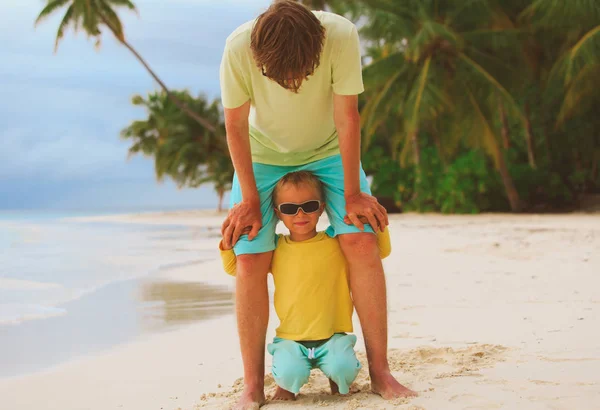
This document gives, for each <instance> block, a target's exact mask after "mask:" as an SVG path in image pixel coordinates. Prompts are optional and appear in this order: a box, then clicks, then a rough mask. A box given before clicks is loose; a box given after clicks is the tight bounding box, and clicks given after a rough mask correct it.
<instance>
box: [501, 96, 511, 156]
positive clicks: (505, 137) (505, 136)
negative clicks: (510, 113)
mask: <svg viewBox="0 0 600 410" xmlns="http://www.w3.org/2000/svg"><path fill="white" fill-rule="evenodd" d="M498 111H499V112H500V121H501V122H502V147H503V148H504V149H505V150H507V149H509V148H510V136H509V132H510V131H509V127H508V117H507V115H506V109H505V108H504V104H503V103H502V99H501V98H500V96H498Z"/></svg>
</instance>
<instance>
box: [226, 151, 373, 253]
mask: <svg viewBox="0 0 600 410" xmlns="http://www.w3.org/2000/svg"><path fill="white" fill-rule="evenodd" d="M252 168H253V169H254V178H255V179H256V186H257V188H258V193H259V195H260V210H261V212H262V227H261V228H260V230H259V231H258V235H257V236H256V238H254V239H253V240H252V241H249V240H248V235H242V236H241V237H240V239H239V241H238V242H237V243H236V244H235V247H234V252H235V254H236V255H243V254H249V253H263V252H270V251H272V250H274V249H275V227H276V226H277V222H278V219H277V216H276V215H275V210H274V205H273V200H272V196H273V189H274V188H275V185H276V184H277V181H279V180H280V179H281V178H282V177H283V176H284V175H285V174H287V173H290V172H294V171H310V172H312V173H313V174H315V175H316V176H317V177H318V178H319V179H320V180H321V181H322V182H323V185H324V186H325V196H326V198H325V202H326V208H325V211H326V212H327V216H328V217H329V223H330V227H329V228H328V229H327V234H328V235H329V236H331V237H333V236H336V235H341V234H346V233H358V232H360V230H359V229H358V228H357V227H355V226H354V225H347V224H346V223H345V222H344V216H346V200H345V199H344V168H343V167H342V157H341V155H334V156H332V157H328V158H324V159H321V160H319V161H315V162H310V163H308V164H304V165H298V166H280V165H266V164H256V163H254V164H252ZM360 190H361V191H362V192H366V193H367V194H369V195H370V194H371V190H370V189H369V182H368V181H367V176H366V175H365V172H364V171H363V169H362V167H361V169H360ZM241 201H242V190H241V189H240V183H239V181H238V178H237V175H234V176H233V184H232V187H231V204H230V205H231V206H233V205H235V204H237V203H239V202H241ZM365 232H373V230H372V229H371V227H370V226H369V225H365Z"/></svg>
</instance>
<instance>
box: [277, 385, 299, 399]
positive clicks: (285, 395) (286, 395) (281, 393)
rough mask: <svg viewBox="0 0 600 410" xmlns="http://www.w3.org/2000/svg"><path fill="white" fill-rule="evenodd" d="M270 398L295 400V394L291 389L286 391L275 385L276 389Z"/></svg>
mask: <svg viewBox="0 0 600 410" xmlns="http://www.w3.org/2000/svg"><path fill="white" fill-rule="evenodd" d="M272 400H286V401H287V400H296V395H295V394H294V393H292V392H291V391H287V390H285V389H282V388H281V387H279V386H277V390H276V391H275V394H274V395H273V398H272Z"/></svg>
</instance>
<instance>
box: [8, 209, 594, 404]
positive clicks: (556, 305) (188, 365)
mask: <svg viewBox="0 0 600 410" xmlns="http://www.w3.org/2000/svg"><path fill="white" fill-rule="evenodd" d="M222 219H223V214H217V213H214V212H206V211H182V212H166V213H147V214H129V215H104V216H96V217H82V218H78V219H77V220H75V221H73V220H71V223H73V222H76V223H78V224H82V226H94V224H109V225H110V226H111V227H112V228H111V229H118V232H119V234H118V236H117V235H114V234H111V235H110V237H111V238H113V239H112V241H116V240H118V238H119V237H120V238H124V237H125V236H126V235H129V234H130V232H131V231H136V230H137V231H136V232H139V230H140V229H141V227H144V228H143V229H145V230H149V231H143V234H144V235H146V236H144V238H146V237H147V232H153V231H152V229H153V227H154V228H155V229H158V230H159V231H157V232H159V233H155V234H154V233H153V236H152V237H153V238H154V239H156V238H159V239H160V241H157V242H152V246H149V245H144V247H138V248H131V249H128V248H127V246H126V244H127V243H131V242H130V241H132V239H130V240H128V241H126V243H125V242H124V243H123V244H120V245H119V246H118V247H115V248H114V249H112V248H111V254H113V255H115V258H114V259H113V260H112V263H113V265H115V266H136V265H138V264H142V263H143V264H144V271H149V270H152V267H153V265H156V266H155V268H156V269H155V270H153V273H152V274H151V275H146V276H135V277H131V278H128V280H129V281H121V282H118V283H117V282H115V284H113V285H111V286H113V287H114V289H113V288H107V287H104V288H103V290H102V291H103V292H105V294H103V295H100V294H99V292H100V291H98V292H96V296H95V297H96V298H103V299H106V300H113V299H114V300H115V301H117V300H120V301H122V302H120V304H119V303H116V302H115V304H116V306H115V307H114V309H115V310H114V311H113V313H112V315H113V316H111V317H112V318H113V319H111V320H107V319H106V317H105V316H102V315H100V316H98V317H102V318H104V319H103V320H105V321H106V323H105V324H102V323H100V322H101V321H100V319H98V320H93V319H89V318H90V317H95V316H93V315H92V316H90V315H84V316H81V317H80V318H79V319H77V320H78V321H76V322H74V321H75V320H76V319H73V318H72V316H73V315H71V314H70V313H60V312H61V309H64V310H66V311H67V312H71V311H75V310H77V311H81V312H83V311H84V309H83V307H81V306H80V307H78V309H69V308H68V307H67V308H65V307H64V306H63V305H57V307H56V309H58V310H57V311H56V312H54V313H56V315H57V317H58V318H62V320H63V321H64V323H63V324H62V325H61V324H60V323H59V322H56V323H57V327H54V328H53V329H48V330H43V329H42V325H41V323H42V322H44V321H46V322H47V323H51V322H50V320H58V319H57V318H46V319H39V320H31V321H28V322H24V323H22V324H18V325H14V324H13V325H6V324H5V325H0V350H1V349H2V346H3V343H5V340H8V339H6V338H5V336H6V337H7V338H10V339H11V340H13V344H14V343H16V342H15V340H16V339H15V338H18V337H21V338H23V343H24V344H26V343H25V341H27V343H29V342H31V339H35V338H41V339H40V340H39V342H40V343H39V344H38V345H37V346H36V345H32V346H30V347H28V349H30V350H31V351H39V359H38V358H36V357H37V356H36V357H33V358H31V360H34V361H37V360H42V359H43V356H44V349H51V347H49V343H45V341H46V340H48V338H49V337H51V336H50V335H52V337H53V338H54V339H53V340H55V341H54V343H55V344H62V345H64V343H67V342H68V341H69V340H75V341H76V342H74V343H72V348H73V349H77V348H78V347H81V346H89V345H90V344H91V343H92V341H91V340H92V339H93V340H96V339H99V340H103V337H105V335H106V334H110V335H111V336H110V337H107V336H106V338H107V340H106V343H104V344H101V345H99V346H96V347H94V348H91V347H90V348H87V347H86V348H85V349H84V348H83V347H81V349H80V350H81V353H80V354H78V355H76V356H72V357H70V356H69V357H65V358H61V359H60V360H57V363H54V364H52V365H51V366H50V365H49V366H47V367H45V368H43V369H35V370H32V371H24V372H23V373H22V374H19V375H12V376H10V375H9V376H7V377H3V378H0V408H2V409H11V410H21V409H27V410H34V409H35V410H38V409H44V410H45V409H49V410H50V409H52V410H54V409H57V410H58V409H60V410H82V409H89V410H109V409H139V410H153V409H156V410H161V409H164V410H176V409H182V410H196V409H200V408H202V409H205V408H206V409H227V408H229V407H230V406H231V404H233V403H234V402H235V399H236V397H237V395H238V394H239V392H240V391H241V387H242V385H241V381H240V377H241V376H242V364H241V358H240V355H239V348H238V339H237V333H236V324H235V317H234V301H233V291H234V286H235V283H234V280H233V278H231V277H230V276H228V275H226V274H225V273H224V272H223V270H222V267H221V262H220V260H219V254H218V250H217V244H218V241H219V227H220V224H221V222H222ZM7 226H8V225H5V226H0V228H1V229H4V228H6V227H7ZM11 226H12V229H16V228H15V227H14V225H11ZM325 226H326V223H325V222H323V223H322V224H321V227H325ZM164 227H168V228H169V230H168V231H164V230H160V229H162V228H164ZM32 229H33V228H32ZM280 229H281V226H280ZM32 232H35V231H32ZM111 232H114V231H111ZM390 234H391V238H392V255H391V256H390V257H389V258H387V259H386V260H385V261H384V267H385V271H386V280H387V287H388V312H389V348H390V351H389V357H390V362H391V366H392V371H393V372H394V374H395V375H396V377H397V378H398V380H399V381H400V382H401V383H403V384H405V385H408V386H409V387H411V388H412V389H413V390H416V391H417V392H418V393H419V397H417V398H414V399H398V400H395V401H384V400H382V399H381V398H379V397H378V396H376V395H373V394H371V393H369V385H368V377H367V373H366V370H365V369H366V367H367V366H366V362H365V357H364V343H363V340H362V337H361V332H360V327H359V323H358V319H357V318H356V317H355V333H356V334H357V336H358V337H359V342H358V344H357V350H358V352H359V357H360V359H361V360H362V362H363V370H361V373H360V374H359V377H358V379H357V382H356V383H355V386H354V394H352V395H350V396H348V397H339V396H330V395H329V394H327V389H326V380H325V379H324V378H323V376H321V375H320V374H319V373H318V372H316V371H315V372H314V374H313V376H312V377H311V381H310V382H309V384H308V385H306V386H305V387H304V388H303V389H302V390H301V394H300V396H299V398H298V400H297V401H296V402H294V403H272V402H268V403H267V405H266V406H265V407H264V408H265V409H274V410H275V409H286V408H308V409H313V408H314V409H317V408H322V407H327V408H331V409H392V408H398V409H412V410H417V409H427V410H438V409H443V410H452V409H557V410H563V409H564V410H573V409H577V410H588V409H589V410H593V409H600V342H599V340H600V330H598V329H600V315H599V313H600V290H599V289H600V277H599V275H598V274H599V273H600V217H599V216H598V214H565V215H495V214H493V215H474V216H441V215H416V214H402V215H391V216H390ZM165 237H167V238H170V239H165ZM144 240H145V239H144ZM144 244H146V242H144ZM95 246H98V247H101V246H102V241H100V240H98V241H96V242H95ZM136 249H137V251H136ZM177 249H179V251H177V252H179V253H181V252H183V254H185V257H183V258H181V260H183V261H189V263H176V264H171V265H168V266H163V267H162V269H158V267H159V266H158V265H160V262H161V261H162V260H164V261H166V262H165V263H168V261H169V260H170V259H169V258H174V257H175V256H177V255H178V254H179V253H176V250H177ZM117 250H120V251H118V252H117ZM169 250H172V252H170V251H169ZM100 251H101V249H99V250H98V252H100ZM161 252H163V253H164V252H167V253H165V254H163V253H161ZM159 253H160V255H162V256H161V257H160V258H158V257H157V254H159ZM194 255H197V256H194ZM99 259H101V258H99ZM144 261H145V262H144ZM82 266H83V265H82ZM132 269H133V268H132ZM81 274H82V275H84V274H85V269H83V270H82V273H81ZM36 283H38V282H36ZM119 283H120V284H119ZM8 284H10V285H11V286H16V285H13V282H10V283H9V282H8V281H5V286H8ZM35 286H41V285H35ZM35 286H34V285H30V286H29V287H30V288H31V287H35ZM271 291H272V284H271ZM128 295H130V299H131V303H127V302H126V301H127V300H128V299H127V298H128V297H129V296H128ZM91 297H92V296H90V298H91ZM90 300H91V299H89V298H87V299H86V298H80V299H79V301H72V302H70V303H80V304H84V303H88V304H92V302H91V301H90ZM86 301H87V302H86ZM93 306H99V305H97V304H93ZM92 311H94V310H93V309H92ZM115 312H116V313H115ZM119 312H123V313H122V315H119ZM131 312H134V313H131ZM140 312H141V313H140ZM54 313H52V312H51V314H52V315H53V314H54ZM128 315H130V316H131V318H130V320H126V317H129V316H128ZM85 318H88V322H86V321H85V320H86V319H85ZM36 322H37V324H36ZM27 323H29V324H27ZM113 324H114V326H112V325H113ZM24 325H27V326H29V327H30V328H31V330H30V331H28V332H25V331H17V330H15V329H16V328H18V327H19V326H24ZM117 325H118V327H119V328H122V329H123V335H120V336H118V337H117V336H115V335H114V333H115V330H114V329H113V327H117ZM61 326H62V327H61ZM276 327H277V318H276V316H275V313H274V311H271V318H270V324H269V329H268V333H267V340H270V339H272V338H273V336H274V329H275V328H276ZM74 328H82V329H83V330H85V331H84V332H82V334H83V335H84V336H85V337H84V336H82V335H75V334H70V333H68V334H66V335H65V334H64V333H65V332H67V330H68V332H72V329H74ZM61 329H62V331H61ZM19 332H21V335H19ZM40 332H41V333H40ZM44 332H45V333H44ZM56 334H62V338H61V337H58V336H56ZM40 335H44V336H43V337H42V336H40ZM17 341H18V340H17ZM29 344H31V343H29ZM55 350H56V349H55ZM19 360H20V361H27V360H28V358H27V357H21V358H19ZM34 364H35V363H34ZM12 365H14V363H13V364H12ZM2 367H5V364H4V365H2ZM35 367H36V366H34V365H32V366H31V368H32V369H33V368H35ZM269 369H270V357H269V356H268V355H267V369H266V373H267V375H266V385H267V387H266V390H267V393H268V394H269V393H272V392H273V390H274V383H273V380H272V378H271V377H270V376H269V375H268V373H269Z"/></svg>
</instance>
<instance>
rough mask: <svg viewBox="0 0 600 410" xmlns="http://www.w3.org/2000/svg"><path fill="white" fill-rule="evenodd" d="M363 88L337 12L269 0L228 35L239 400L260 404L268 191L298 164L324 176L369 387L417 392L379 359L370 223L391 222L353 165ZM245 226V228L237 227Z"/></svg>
mask: <svg viewBox="0 0 600 410" xmlns="http://www.w3.org/2000/svg"><path fill="white" fill-rule="evenodd" d="M363 90H364V89H363V83H362V71H361V61H360V46H359V39H358V33H357V30H356V27H355V26H354V25H353V24H352V23H351V22H350V21H348V20H346V19H344V18H343V17H341V16H338V15H335V14H332V13H327V12H311V11H310V10H308V9H306V8H305V7H304V6H302V5H300V4H298V3H295V2H293V1H278V2H276V3H275V4H273V5H272V6H271V7H269V9H268V10H267V11H266V12H265V13H263V14H261V15H260V16H259V17H258V18H257V19H256V20H254V21H251V22H248V23H246V24H243V25H242V26H240V27H239V28H237V29H236V30H235V31H234V32H233V33H232V34H231V35H230V36H229V37H228V39H227V42H226V45H225V51H224V54H223V60H222V63H221V97H222V101H223V106H224V109H225V125H226V129H227V141H228V144H229V150H230V153H231V158H232V161H233V165H234V168H235V171H236V175H235V177H234V181H233V187H232V197H231V202H232V205H233V204H236V206H235V207H234V208H232V210H231V211H230V213H229V216H228V218H227V219H226V220H225V222H224V223H223V227H222V233H223V241H224V243H225V244H226V245H227V246H229V245H230V244H231V245H235V247H234V250H235V253H236V255H237V258H238V259H237V261H238V262H237V263H238V264H237V274H236V314H237V319H238V333H239V338H240V347H241V351H242V360H243V363H244V392H243V394H242V397H241V398H240V401H239V402H238V404H237V407H236V408H237V409H243V410H245V409H251V408H257V407H258V406H260V405H261V404H262V403H263V402H264V400H265V398H264V353H265V336H266V328H267V323H268V315H269V306H268V303H269V298H268V292H267V273H268V269H269V266H270V263H271V256H272V251H273V249H274V248H275V246H274V241H273V238H274V231H275V225H276V223H277V219H276V217H275V215H274V210H273V206H272V203H271V194H272V191H273V188H274V187H275V184H276V183H277V181H278V180H279V179H280V178H281V177H282V176H283V175H285V174H287V173H288V172H291V171H297V170H308V171H311V172H313V173H314V174H316V175H317V176H318V177H319V178H320V179H321V180H322V181H323V183H324V184H325V191H326V192H325V194H326V200H327V213H328V216H329V219H330V223H331V226H332V228H331V230H330V232H329V233H330V234H331V235H340V238H339V241H340V245H341V247H342V250H343V252H344V255H345V257H346V259H347V262H348V266H349V278H350V286H351V290H352V295H353V301H354V304H355V308H356V311H357V313H358V316H359V319H360V321H361V327H362V329H363V334H364V339H365V345H366V350H367V357H368V361H369V373H370V376H371V388H372V390H373V391H374V392H375V393H378V394H380V395H381V396H382V397H384V398H393V397H399V396H409V395H413V394H414V392H412V391H411V390H409V389H407V388H406V387H404V386H402V385H401V384H399V383H398V382H397V381H396V380H395V379H394V378H393V376H392V375H391V373H390V369H389V364H388V361H387V312H386V309H387V307H386V290H385V278H384V274H383V268H382V265H381V260H380V258H379V251H378V248H377V238H376V235H374V234H373V233H372V232H373V231H372V228H373V229H381V230H383V229H384V228H385V226H386V225H387V224H388V221H387V214H386V212H385V209H384V208H383V207H382V206H381V205H379V204H378V202H377V200H376V199H375V198H374V197H372V196H371V195H370V191H369V186H368V183H367V180H366V177H365V174H364V172H363V170H362V168H361V165H360V116H359V112H358V94H360V93H361V92H363ZM345 217H347V218H346V221H347V222H349V223H348V224H346V223H345V221H344V219H345ZM359 217H364V218H366V219H367V220H368V221H369V225H370V226H369V225H367V226H364V225H363V224H362V223H361V221H360V219H359ZM350 222H351V223H350ZM247 227H251V231H250V233H249V234H248V235H242V233H243V232H244V229H245V228H247Z"/></svg>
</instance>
